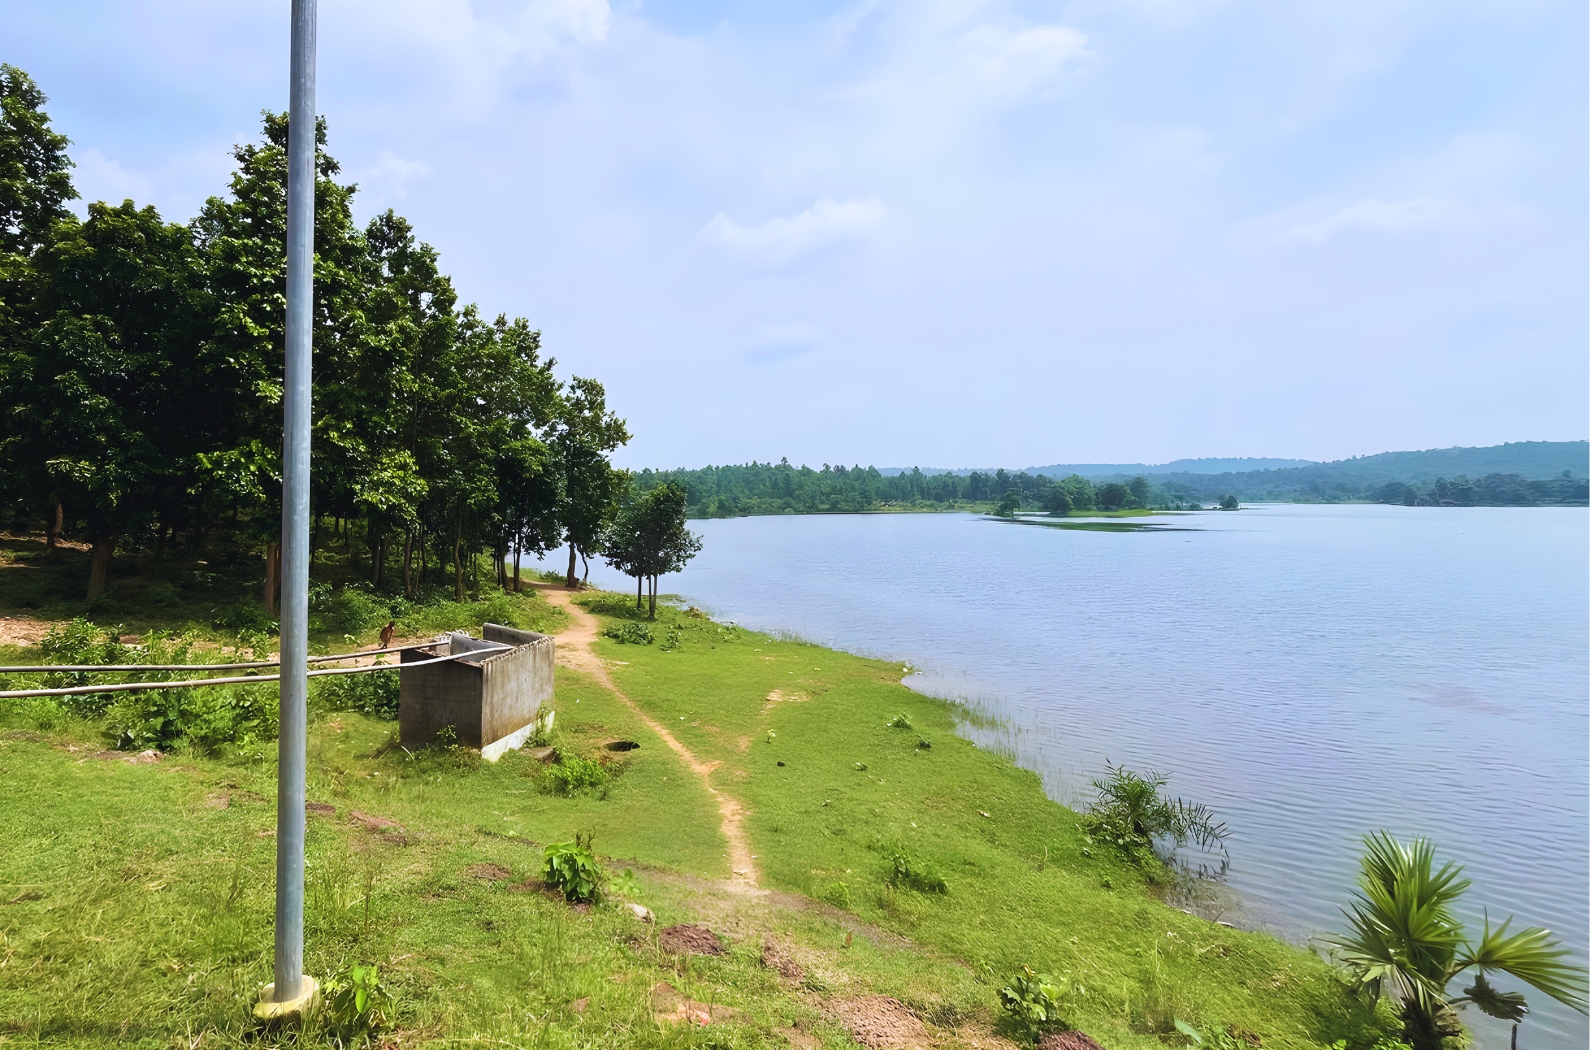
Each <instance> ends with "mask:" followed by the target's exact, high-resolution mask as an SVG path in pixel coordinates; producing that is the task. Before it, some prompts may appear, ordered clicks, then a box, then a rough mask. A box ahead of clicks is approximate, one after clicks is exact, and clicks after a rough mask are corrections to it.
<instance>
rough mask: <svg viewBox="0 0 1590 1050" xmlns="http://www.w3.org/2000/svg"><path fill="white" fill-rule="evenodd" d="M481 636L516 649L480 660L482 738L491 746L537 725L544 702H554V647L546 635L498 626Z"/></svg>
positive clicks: (493, 626)
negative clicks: (512, 734) (481, 675)
mask: <svg viewBox="0 0 1590 1050" xmlns="http://www.w3.org/2000/svg"><path fill="white" fill-rule="evenodd" d="M481 633H482V634H484V635H485V636H486V641H488V642H497V643H500V644H505V645H512V646H514V647H515V648H514V649H513V651H512V652H507V653H498V654H496V655H494V656H488V657H486V659H485V660H483V661H481V669H482V671H483V672H484V678H485V682H484V687H483V701H482V703H483V707H482V710H481V713H480V717H481V736H482V737H483V738H484V739H485V740H486V742H487V743H490V742H492V741H494V740H499V739H501V738H503V737H505V736H508V735H509V734H511V733H513V732H515V731H517V730H519V729H521V728H522V727H524V726H527V725H529V724H530V723H532V722H534V721H535V720H536V716H537V715H539V714H540V713H541V703H542V701H544V700H550V699H552V673H553V644H552V639H551V638H550V637H549V636H547V635H544V634H536V633H534V632H533V631H519V630H515V629H514V628H512V627H503V626H501V625H500V624H495V623H488V624H486V626H485V629H484V630H483V631H481Z"/></svg>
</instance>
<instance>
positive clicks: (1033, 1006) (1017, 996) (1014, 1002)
mask: <svg viewBox="0 0 1590 1050" xmlns="http://www.w3.org/2000/svg"><path fill="white" fill-rule="evenodd" d="M1073 993H1074V994H1077V995H1081V994H1082V989H1081V988H1080V987H1074V986H1073V985H1072V983H1071V979H1070V978H1069V977H1060V978H1054V977H1050V976H1049V975H1048V974H1046V973H1034V972H1033V971H1032V968H1031V967H1029V966H1023V967H1022V968H1021V972H1020V973H1018V974H1016V975H1015V976H1014V977H1012V978H1011V979H1010V983H1009V984H1007V985H1005V987H1003V988H1001V989H1000V990H999V1004H1000V1005H1001V1006H1003V1007H1004V1008H1005V1017H1006V1019H1007V1021H1008V1023H1009V1024H1010V1027H1011V1028H1013V1029H1014V1030H1015V1031H1016V1032H1017V1033H1018V1034H1020V1035H1021V1036H1023V1037H1025V1038H1027V1039H1037V1038H1038V1037H1039V1036H1040V1035H1042V1034H1043V1033H1045V1032H1057V1031H1060V1030H1061V1029H1063V1028H1066V1027H1068V1025H1067V1024H1066V1020H1065V1014H1064V1009H1065V1000H1066V999H1067V998H1068V997H1069V996H1070V995H1072V994H1073Z"/></svg>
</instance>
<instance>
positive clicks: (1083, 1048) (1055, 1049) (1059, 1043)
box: [1038, 1031, 1104, 1050]
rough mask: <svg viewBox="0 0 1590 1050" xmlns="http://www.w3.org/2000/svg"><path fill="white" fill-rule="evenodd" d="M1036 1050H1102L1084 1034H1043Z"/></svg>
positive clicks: (1072, 1032) (1076, 1032) (1070, 1032)
mask: <svg viewBox="0 0 1590 1050" xmlns="http://www.w3.org/2000/svg"><path fill="white" fill-rule="evenodd" d="M1038 1050H1104V1048H1103V1047H1102V1046H1100V1045H1099V1044H1098V1043H1097V1042H1095V1041H1094V1039H1093V1037H1092V1036H1091V1035H1088V1033H1086V1032H1078V1031H1069V1032H1045V1033H1044V1034H1043V1035H1042V1036H1040V1037H1039V1038H1038Z"/></svg>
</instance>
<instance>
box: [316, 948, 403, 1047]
mask: <svg viewBox="0 0 1590 1050" xmlns="http://www.w3.org/2000/svg"><path fill="white" fill-rule="evenodd" d="M322 993H323V995H324V997H325V1003H326V1007H325V1015H324V1017H325V1024H326V1027H327V1028H328V1029H330V1030H331V1032H332V1034H333V1035H335V1036H336V1037H337V1038H338V1039H341V1040H351V1039H353V1038H354V1037H355V1036H359V1035H365V1034H368V1033H370V1032H373V1031H375V1030H376V1029H378V1028H382V1027H385V1026H386V1025H388V1024H390V1023H391V1021H392V1018H391V1014H392V1010H393V1004H392V993H391V992H390V991H388V989H387V987H386V985H384V984H382V983H381V975H380V972H379V971H378V970H377V969H376V967H375V965H374V964H373V963H372V964H371V965H369V966H360V965H358V964H357V963H355V964H354V965H352V966H347V967H344V968H343V969H341V970H339V971H337V973H336V974H335V975H334V976H332V977H331V978H329V979H328V980H327V981H326V986H325V988H324V989H322Z"/></svg>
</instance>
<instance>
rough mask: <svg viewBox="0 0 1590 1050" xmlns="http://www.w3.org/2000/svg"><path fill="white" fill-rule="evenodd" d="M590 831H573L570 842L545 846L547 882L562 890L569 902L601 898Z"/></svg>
mask: <svg viewBox="0 0 1590 1050" xmlns="http://www.w3.org/2000/svg"><path fill="white" fill-rule="evenodd" d="M591 839H592V835H591V833H590V832H586V833H584V834H581V833H579V832H576V833H575V835H574V841H573V842H555V843H553V844H552V845H550V846H548V847H547V848H546V858H547V864H546V870H545V873H544V875H543V876H542V877H543V878H544V879H545V881H546V884H547V885H548V886H550V887H552V888H553V889H555V890H561V891H563V897H564V899H565V900H567V901H568V902H569V903H571V904H595V903H597V902H598V901H600V900H601V899H602V881H603V875H602V868H601V866H600V865H598V864H597V863H596V857H595V856H594V855H593V854H592V853H591Z"/></svg>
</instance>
